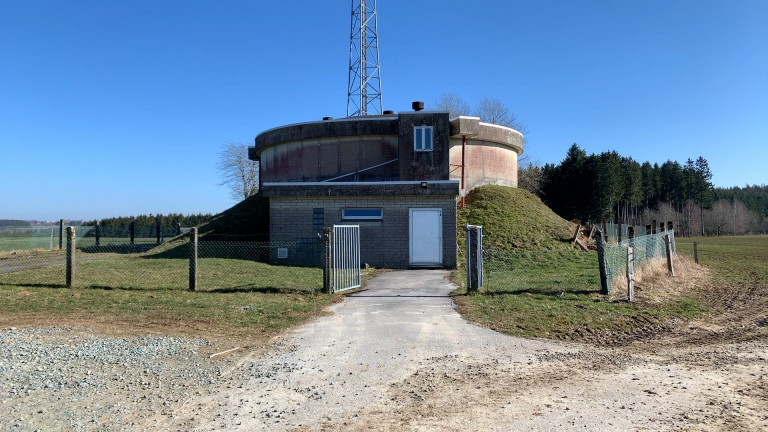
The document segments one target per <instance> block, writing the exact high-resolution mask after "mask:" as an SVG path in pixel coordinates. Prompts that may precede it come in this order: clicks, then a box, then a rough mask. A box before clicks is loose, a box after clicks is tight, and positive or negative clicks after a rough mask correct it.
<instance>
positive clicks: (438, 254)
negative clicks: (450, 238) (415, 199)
mask: <svg viewBox="0 0 768 432" xmlns="http://www.w3.org/2000/svg"><path fill="white" fill-rule="evenodd" d="M409 225H410V226H409V229H410V264H411V265H428V266H432V265H442V263H443V210H442V209H439V208H413V209H410V224H409Z"/></svg>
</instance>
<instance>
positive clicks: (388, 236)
mask: <svg viewBox="0 0 768 432" xmlns="http://www.w3.org/2000/svg"><path fill="white" fill-rule="evenodd" d="M361 207H362V208H382V209H383V210H384V219H383V220H377V221H345V220H342V218H341V211H342V209H344V208H361ZM314 208H323V209H324V221H323V222H324V223H323V225H324V226H333V225H334V224H337V225H338V224H352V225H360V253H361V260H362V262H364V263H368V264H370V265H372V266H374V267H377V268H408V264H409V239H410V237H409V234H410V233H409V232H408V230H409V223H408V222H409V217H410V215H409V211H408V210H409V209H411V208H441V209H442V210H443V227H442V232H443V266H444V267H445V268H455V267H456V197H455V196H392V197H344V198H342V197H275V198H271V199H270V220H272V221H273V223H272V224H271V227H270V240H272V241H297V240H299V239H314V238H317V235H318V234H319V233H321V232H322V231H321V230H315V229H313V209H314ZM274 221H280V223H274ZM290 253H291V251H289V255H290Z"/></svg>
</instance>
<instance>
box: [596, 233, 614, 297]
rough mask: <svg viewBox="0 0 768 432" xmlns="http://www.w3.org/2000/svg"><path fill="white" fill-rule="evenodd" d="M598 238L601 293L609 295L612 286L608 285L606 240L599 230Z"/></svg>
mask: <svg viewBox="0 0 768 432" xmlns="http://www.w3.org/2000/svg"><path fill="white" fill-rule="evenodd" d="M595 238H596V239H597V262H598V265H599V266H600V294H603V295H608V294H610V293H611V287H610V286H608V265H607V263H606V258H605V240H604V239H603V232H602V231H600V230H597V233H595Z"/></svg>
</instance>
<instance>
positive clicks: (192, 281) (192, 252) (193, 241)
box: [189, 228, 197, 291]
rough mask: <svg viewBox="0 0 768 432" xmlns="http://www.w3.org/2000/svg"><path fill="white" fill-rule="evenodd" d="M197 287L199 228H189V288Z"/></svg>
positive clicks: (191, 289)
mask: <svg viewBox="0 0 768 432" xmlns="http://www.w3.org/2000/svg"><path fill="white" fill-rule="evenodd" d="M196 289H197V228H192V229H191V230H189V290H190V291H194V290H196Z"/></svg>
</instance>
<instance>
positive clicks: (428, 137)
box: [413, 126, 432, 152]
mask: <svg viewBox="0 0 768 432" xmlns="http://www.w3.org/2000/svg"><path fill="white" fill-rule="evenodd" d="M413 150H414V151H417V152H419V151H432V126H416V127H414V128H413Z"/></svg>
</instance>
